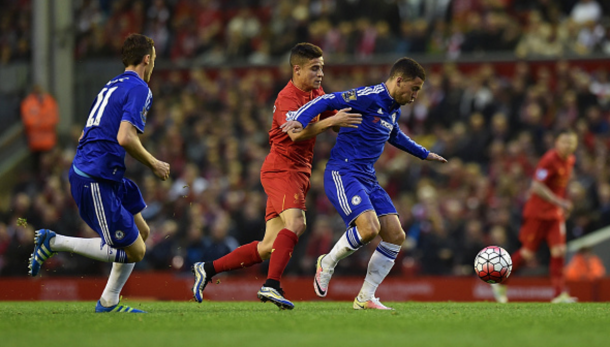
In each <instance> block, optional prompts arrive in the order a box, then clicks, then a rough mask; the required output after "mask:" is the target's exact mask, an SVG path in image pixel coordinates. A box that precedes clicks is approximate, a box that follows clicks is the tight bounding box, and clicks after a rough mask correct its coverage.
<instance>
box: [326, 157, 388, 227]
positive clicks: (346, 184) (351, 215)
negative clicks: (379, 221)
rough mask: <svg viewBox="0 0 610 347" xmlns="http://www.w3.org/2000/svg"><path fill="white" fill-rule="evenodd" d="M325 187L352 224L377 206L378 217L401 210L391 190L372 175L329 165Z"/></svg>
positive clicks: (329, 197) (340, 212) (347, 222)
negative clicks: (398, 208)
mask: <svg viewBox="0 0 610 347" xmlns="http://www.w3.org/2000/svg"><path fill="white" fill-rule="evenodd" d="M324 190H325V191H326V196H328V199H329V200H330V202H331V203H332V204H333V206H335V208H336V209H337V212H339V214H340V215H341V218H343V221H344V222H345V225H346V226H347V227H348V228H349V227H350V226H352V225H353V223H354V221H355V220H356V218H358V216H360V215H361V214H362V213H363V212H366V211H370V210H373V211H375V213H377V216H378V217H381V216H384V215H388V214H398V212H396V207H394V203H392V199H390V196H389V195H388V193H386V191H385V190H384V189H383V188H381V186H380V185H379V182H377V180H376V179H374V178H372V177H371V176H369V175H364V174H360V173H358V172H354V171H349V170H346V169H339V168H333V167H328V166H327V167H326V170H325V171H324Z"/></svg>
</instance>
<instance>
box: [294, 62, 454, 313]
mask: <svg viewBox="0 0 610 347" xmlns="http://www.w3.org/2000/svg"><path fill="white" fill-rule="evenodd" d="M425 79H426V73H425V71H424V69H423V68H422V67H421V65H419V64H418V63H417V62H416V61H415V60H413V59H410V58H402V59H399V60H398V61H397V62H396V63H394V65H393V66H392V69H391V71H390V76H389V78H388V80H387V81H386V82H385V83H381V84H377V85H374V86H369V87H361V88H357V89H353V90H350V91H346V92H339V93H332V94H326V95H323V96H320V97H318V98H316V99H314V100H312V101H310V102H309V103H307V104H305V105H303V106H302V107H301V108H300V109H299V110H298V111H297V112H296V113H295V114H294V115H293V116H292V118H291V120H290V121H289V122H287V123H285V124H284V126H283V131H285V132H288V131H296V132H299V131H302V130H303V129H304V128H305V127H306V126H307V125H308V124H309V122H310V121H311V120H312V119H313V118H314V117H316V116H317V115H318V114H320V113H322V112H324V111H327V110H333V109H334V110H337V109H343V108H349V107H351V109H352V112H356V113H361V114H362V124H361V125H360V126H359V127H358V128H341V130H340V131H339V134H338V136H337V142H336V144H335V146H334V147H333V149H332V151H331V155H330V160H329V161H328V164H327V165H326V171H325V172H324V189H325V191H326V195H327V196H328V198H329V200H330V201H331V202H332V204H333V205H334V206H335V208H336V209H337V211H338V212H339V214H340V215H341V217H342V218H343V221H344V222H345V224H346V226H347V228H348V229H347V231H346V232H345V234H343V235H342V236H341V238H340V239H339V241H337V243H336V244H335V246H334V247H333V249H332V250H331V251H330V253H328V254H325V255H321V256H320V257H319V258H318V261H317V264H316V275H315V278H314V290H315V292H316V294H317V295H318V296H320V297H325V296H326V295H327V293H328V285H329V282H330V279H331V276H332V274H333V271H334V269H335V266H336V265H337V263H338V262H339V260H341V259H343V258H345V257H347V256H349V255H350V254H352V253H354V252H355V251H357V250H358V249H360V248H361V247H362V246H363V245H365V244H367V243H368V242H370V241H371V240H373V239H374V238H375V237H376V236H377V235H379V236H380V237H381V242H380V243H379V245H378V246H377V248H376V249H375V252H374V253H373V255H372V257H371V260H370V261H369V265H368V271H367V275H366V278H365V279H364V284H363V286H362V289H361V290H360V293H359V294H358V296H357V297H356V298H355V299H354V303H353V307H354V309H357V310H362V309H381V310H388V309H391V308H389V307H386V306H385V305H383V304H382V303H381V302H380V301H379V299H378V298H376V297H375V291H376V290H377V287H378V286H379V285H380V284H381V282H382V281H383V279H384V278H385V277H386V276H387V275H388V273H389V272H390V270H391V269H392V266H393V265H394V261H395V259H396V256H397V255H398V252H399V251H400V247H401V245H402V243H403V242H404V240H405V232H404V231H403V230H402V227H401V225H400V221H399V219H398V213H397V212H396V208H395V207H394V204H393V203H392V200H391V199H390V197H389V195H388V194H387V193H386V192H385V190H384V189H383V188H382V187H381V186H380V185H379V183H378V182H377V177H376V176H375V168H374V164H375V162H376V161H377V159H379V156H381V153H382V152H383V149H384V146H385V143H386V142H389V143H390V144H392V145H393V146H395V147H397V148H399V149H401V150H403V151H405V152H407V153H410V154H411V155H414V156H416V157H418V158H420V159H423V160H432V161H439V162H442V163H445V162H447V160H445V158H443V157H441V156H439V155H438V154H435V153H431V152H430V151H428V150H427V149H426V148H424V147H422V146H420V145H419V144H417V143H416V142H414V141H413V140H411V139H410V138H409V137H408V136H406V135H405V134H404V133H403V132H402V131H401V130H400V128H399V126H398V123H397V121H398V119H399V118H400V112H401V111H400V107H401V106H402V105H405V104H409V103H412V102H413V101H415V99H416V98H417V94H418V93H419V91H420V90H421V88H422V86H423V84H424V81H425Z"/></svg>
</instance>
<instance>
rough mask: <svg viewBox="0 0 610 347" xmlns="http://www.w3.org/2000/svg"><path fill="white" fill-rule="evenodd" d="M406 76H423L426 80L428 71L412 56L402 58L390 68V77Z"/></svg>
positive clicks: (423, 79)
mask: <svg viewBox="0 0 610 347" xmlns="http://www.w3.org/2000/svg"><path fill="white" fill-rule="evenodd" d="M399 76H402V77H405V78H407V79H415V78H417V77H419V78H421V79H422V81H425V80H426V71H424V68H423V67H422V66H421V65H419V63H418V62H416V61H415V60H413V59H411V58H400V59H398V60H397V61H396V62H395V63H394V65H393V66H392V70H390V79H392V78H396V77H399Z"/></svg>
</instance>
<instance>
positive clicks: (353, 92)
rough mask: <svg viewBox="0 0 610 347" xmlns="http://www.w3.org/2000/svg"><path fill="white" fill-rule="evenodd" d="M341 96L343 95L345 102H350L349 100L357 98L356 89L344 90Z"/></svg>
mask: <svg viewBox="0 0 610 347" xmlns="http://www.w3.org/2000/svg"><path fill="white" fill-rule="evenodd" d="M341 96H342V97H343V100H345V102H350V101H353V100H357V99H358V95H357V94H356V89H352V90H348V91H347V92H344V93H343V94H341Z"/></svg>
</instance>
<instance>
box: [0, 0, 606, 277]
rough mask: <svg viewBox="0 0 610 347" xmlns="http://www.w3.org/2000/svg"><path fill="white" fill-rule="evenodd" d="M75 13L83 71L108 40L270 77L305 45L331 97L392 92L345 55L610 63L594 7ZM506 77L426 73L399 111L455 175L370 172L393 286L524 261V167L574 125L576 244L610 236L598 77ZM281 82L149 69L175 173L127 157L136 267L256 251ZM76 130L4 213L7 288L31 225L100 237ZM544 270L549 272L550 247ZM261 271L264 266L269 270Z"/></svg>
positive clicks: (383, 166) (319, 170) (15, 31)
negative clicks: (136, 202)
mask: <svg viewBox="0 0 610 347" xmlns="http://www.w3.org/2000/svg"><path fill="white" fill-rule="evenodd" d="M74 3H75V4H76V9H75V11H76V13H77V17H76V18H77V22H76V27H77V28H78V34H77V40H76V55H77V57H79V58H80V59H86V58H88V57H93V56H95V57H99V56H102V57H103V56H105V55H107V56H115V55H116V48H117V47H114V46H113V45H114V44H115V42H119V43H120V42H122V41H121V40H117V41H111V40H109V37H117V36H121V35H123V34H124V33H128V32H131V31H142V32H144V33H145V34H148V35H150V36H152V37H153V38H154V40H155V42H156V45H157V52H159V53H158V54H159V55H160V56H161V57H166V58H170V59H172V60H173V61H179V60H181V59H196V60H197V61H198V64H199V63H203V64H208V65H213V64H215V63H220V62H225V61H230V60H231V59H233V58H235V59H237V58H239V57H242V58H243V57H247V59H248V61H249V62H250V63H251V64H263V65H264V64H265V63H266V62H267V61H268V59H269V58H270V57H276V56H280V55H283V54H284V53H285V52H286V51H287V50H288V49H289V48H290V46H292V45H293V44H294V42H299V41H310V42H313V43H317V44H320V45H321V46H322V48H323V49H324V50H325V51H326V53H329V57H328V58H327V67H326V68H325V72H326V77H325V80H324V83H323V85H324V88H325V90H326V91H327V92H333V91H341V90H347V89H351V88H353V87H355V86H360V85H367V84H373V83H377V82H378V81H381V80H385V77H386V73H387V68H388V66H380V65H367V64H364V65H363V64H359V65H358V66H355V65H352V66H337V67H333V64H335V63H340V62H342V61H343V60H342V59H344V58H345V59H348V60H349V59H362V58H366V57H369V56H370V55H371V54H377V53H396V54H412V53H443V54H447V55H448V56H452V57H455V56H457V55H459V54H460V52H467V51H468V52H475V51H479V50H484V51H493V50H506V49H508V50H514V51H515V52H516V53H517V54H519V55H525V56H526V55H530V54H547V53H548V54H550V52H553V55H557V56H560V55H562V54H563V53H568V52H575V53H578V54H586V53H589V52H593V51H605V52H610V30H608V29H610V27H609V26H608V23H606V22H605V20H603V19H602V18H603V17H602V15H603V13H605V14H606V15H607V14H608V9H607V8H606V9H605V12H602V11H603V10H604V9H603V8H602V7H601V6H600V5H599V3H597V2H595V1H591V0H589V1H587V0H580V1H567V0H566V1H554V2H553V1H543V0H539V1H519V0H513V1H500V0H495V1H494V0H487V1H485V0H480V1H468V2H465V1H464V2H462V1H453V2H450V1H442V0H437V1H430V2H424V1H417V0H414V1H402V2H401V1H396V2H394V1H378V2H375V6H376V10H375V11H372V10H371V9H370V6H373V5H371V4H372V2H368V1H364V0H363V1H356V0H328V1H323V0H310V1H308V0H304V1H299V2H298V3H297V5H294V4H292V2H289V1H283V0H278V1H264V0H260V1H255V2H247V3H248V4H250V3H254V4H255V5H252V6H250V7H248V6H245V4H246V2H244V1H222V2H221V1H211V0H199V1H195V0H167V1H164V0H154V1H96V0H83V1H75V2H74ZM430 3H435V4H436V6H434V7H431V6H430V5H429V4H430ZM11 4H12V6H9V7H7V8H9V9H16V10H13V12H11V11H7V12H4V13H3V14H2V15H1V16H0V26H2V28H6V29H7V30H2V31H0V32H1V34H0V35H2V37H1V38H0V52H2V54H1V55H0V58H1V59H0V60H1V61H2V62H6V61H12V60H13V59H20V58H19V57H21V58H23V57H24V56H27V54H26V53H23V52H29V48H27V49H26V48H24V47H22V48H21V50H15V47H18V46H19V45H17V46H14V43H15V42H21V41H23V40H20V38H22V37H24V35H25V37H27V35H29V34H27V30H29V29H28V28H29V21H30V20H31V19H30V18H29V17H28V16H27V15H22V14H21V13H22V12H21V10H22V9H25V8H28V6H29V5H31V2H29V1H12V2H11ZM460 4H462V5H463V6H462V7H460ZM465 4H470V5H469V6H474V7H472V8H470V7H468V6H466V5H465ZM573 5H576V6H582V8H583V9H582V10H577V8H578V7H574V9H573V8H572V6H573ZM20 6H23V7H20ZM367 6H369V7H367ZM339 9H341V10H339ZM14 11H17V12H14ZM11 13H12V14H13V15H11ZM15 13H18V14H19V15H14V14H15ZM371 13H375V15H373V16H367V17H368V19H357V20H348V18H350V19H351V18H361V15H362V14H371ZM466 13H469V15H468V16H466ZM386 15H387V16H386ZM376 16H379V18H376ZM384 16H385V17H384ZM381 18H386V19H388V20H387V21H380V19H381ZM583 18H584V19H583ZM15 21H17V22H15ZM21 21H23V22H24V23H22V24H20V25H15V24H16V23H21ZM305 23H308V24H305ZM195 24H196V25H195ZM384 26H385V28H384ZM564 27H565V28H564ZM20 28H21V29H20ZM481 28H484V29H481ZM541 28H548V30H550V31H551V34H550V36H548V37H546V39H548V40H547V41H549V42H547V43H549V45H551V46H553V47H555V48H556V49H548V50H547V49H542V51H537V50H539V49H541V48H542V47H544V45H543V43H544V42H546V41H544V39H545V38H540V37H536V35H541V34H544V33H545V30H547V29H541ZM562 28H564V29H565V30H564V29H562ZM566 28H567V29H566ZM570 28H571V29H570ZM568 29H569V30H568ZM384 30H385V32H386V34H384ZM562 30H563V31H562ZM586 30H589V34H586V33H587V31H586ZM562 33H563V34H562ZM564 34H565V35H564ZM384 35H385V36H384ZM494 35H495V36H494ZM562 35H564V36H562ZM587 35H589V36H587ZM551 36H552V39H551ZM386 39H387V40H386ZM541 40H542V41H541ZM23 44H24V45H27V44H29V41H26V42H25V43H23ZM7 47H8V48H7ZM118 47H120V45H119V46H118ZM388 50H391V52H390V51H388ZM7 51H8V52H9V53H6V52H7ZM15 52H22V53H23V54H24V55H23V56H21V55H19V54H16V53H15ZM20 54H21V53H20ZM285 65H287V64H285ZM508 65H509V67H508V68H506V67H504V68H502V67H501V66H500V65H494V64H480V65H478V66H477V67H476V68H472V69H464V66H458V65H454V64H451V63H447V64H445V65H442V66H436V65H435V66H432V67H427V71H428V76H427V80H426V83H425V86H424V89H423V91H422V93H421V94H420V96H419V98H418V100H417V101H416V103H415V104H414V105H413V106H411V107H405V108H404V109H403V116H402V118H401V120H400V122H401V125H402V129H403V130H404V131H405V132H406V133H407V134H409V135H410V136H412V137H413V138H414V139H415V140H416V141H418V142H419V143H421V144H423V145H425V146H426V147H428V148H429V149H431V150H432V151H434V152H436V153H439V154H441V155H443V156H444V157H446V158H447V159H449V163H448V164H446V165H430V164H429V163H426V162H422V161H419V160H417V159H415V158H413V157H410V156H408V155H406V154H404V153H401V152H400V151H399V150H397V149H395V148H393V147H391V146H388V147H387V148H386V152H385V153H384V155H383V156H382V157H381V159H380V160H379V162H378V164H377V166H376V168H377V172H378V177H379V180H380V182H381V184H382V185H383V186H384V187H386V189H387V191H388V193H389V194H390V195H391V196H392V198H393V199H394V201H395V203H396V207H397V208H398V210H399V213H400V220H401V222H402V224H403V228H404V230H405V231H406V232H407V234H408V237H407V241H406V242H405V244H404V245H403V251H402V252H401V253H400V255H399V259H398V260H399V262H398V263H399V264H401V265H402V266H396V267H395V269H394V270H393V272H394V273H401V274H402V275H409V276H415V275H420V274H438V275H472V261H473V259H474V256H475V255H476V253H477V252H478V251H479V250H480V249H481V248H483V247H484V246H486V245H488V244H497V245H501V246H503V247H505V248H506V249H507V250H508V251H509V252H512V251H514V250H516V249H517V247H518V241H517V232H518V230H519V226H520V214H521V208H522V206H523V203H524V201H525V199H526V194H527V190H528V189H527V188H528V186H529V182H530V179H531V175H532V173H533V170H534V166H535V164H536V162H537V160H538V159H539V158H540V156H541V155H542V154H543V153H544V151H545V150H546V149H548V148H550V146H551V144H552V137H553V131H554V130H557V129H560V128H563V127H572V128H574V129H575V130H576V131H577V132H578V134H579V140H580V145H579V149H578V151H577V158H578V159H577V163H576V168H575V172H574V175H573V180H572V181H571V183H570V185H569V188H568V192H569V193H568V194H569V198H570V199H571V200H572V201H573V202H574V206H575V209H574V211H573V212H572V214H571V216H570V219H569V220H568V225H567V232H568V239H573V238H575V237H578V236H581V235H584V234H586V233H588V232H590V231H593V230H596V229H597V228H599V227H602V226H606V225H609V224H610V184H609V183H608V182H609V180H608V164H607V159H606V158H607V157H608V148H609V146H610V123H609V116H610V113H609V112H610V79H609V78H608V73H607V71H605V70H601V69H600V70H596V69H584V68H583V67H582V66H580V65H579V64H577V63H573V62H570V61H568V60H559V61H557V63H553V64H551V63H547V64H530V63H527V62H525V61H521V62H518V63H515V64H508ZM289 76H290V71H289V70H288V66H282V67H265V68H240V69H230V68H225V67H222V66H220V67H210V68H193V69H190V70H188V69H177V70H156V71H155V73H154V75H153V78H152V80H151V85H150V86H151V89H152V91H153V94H154V103H153V107H152V109H151V112H150V114H149V116H148V124H147V127H146V131H145V133H144V135H143V139H142V141H143V143H144V145H145V146H146V147H147V148H148V149H149V150H150V151H151V152H153V153H155V154H156V155H157V156H158V157H159V159H161V160H164V161H166V162H169V163H170V164H171V168H172V177H171V179H170V180H168V181H166V182H161V181H159V180H157V179H156V178H155V177H154V176H152V174H150V172H148V171H147V170H146V169H145V168H144V167H143V166H142V165H139V164H138V163H136V162H135V161H134V160H133V159H131V158H130V157H129V156H127V167H128V172H127V174H126V177H129V178H131V179H134V180H135V181H137V182H138V184H139V186H140V187H141V189H142V193H143V194H144V198H145V200H146V202H147V203H148V207H147V208H146V209H145V210H144V212H143V215H144V217H145V218H146V219H147V220H148V221H149V224H150V226H151V236H150V238H149V239H148V241H147V245H148V251H147V255H146V257H145V259H144V261H143V262H140V263H138V264H137V267H136V269H137V270H142V271H144V270H169V271H179V272H186V271H188V270H189V269H190V265H191V264H192V263H193V262H196V261H201V260H213V259H216V258H218V257H220V256H222V255H224V254H226V253H227V252H229V251H230V250H232V249H234V248H235V247H237V246H238V245H239V244H243V243H247V242H250V241H253V240H257V239H261V237H262V235H263V233H264V212H265V202H266V196H265V194H264V192H263V190H262V187H261V185H260V179H259V171H260V166H261V164H262V162H263V159H264V157H265V155H266V154H267V153H268V149H269V148H268V135H267V131H268V129H269V126H270V121H271V112H272V108H273V101H274V99H275V97H276V95H277V93H278V91H279V90H281V88H282V87H283V86H284V85H285V84H286V83H287V81H288V79H289ZM92 98H93V96H92ZM82 117H84V116H82ZM82 117H81V118H82ZM81 120H82V119H81ZM82 123H84V121H81V122H80V123H78V124H75V125H74V130H73V132H72V134H71V138H70V139H69V141H64V142H65V144H63V145H61V146H58V147H56V148H55V149H53V150H52V151H50V152H47V153H45V154H43V155H42V156H41V158H40V162H39V163H37V167H38V168H39V170H38V171H36V172H24V173H23V174H22V175H20V177H19V178H18V184H16V185H15V187H14V192H13V195H12V196H13V199H12V201H11V204H10V207H9V209H8V210H5V211H0V213H2V216H1V217H2V218H1V219H0V220H1V221H2V222H0V275H3V276H12V275H15V276H25V275H26V274H27V259H28V258H29V256H30V253H31V251H32V247H33V232H34V229H38V228H42V227H48V228H50V229H55V230H57V231H59V232H61V233H63V234H66V235H78V236H95V235H96V234H95V233H94V232H93V231H92V230H90V229H89V228H88V227H87V226H86V225H84V224H83V223H82V222H81V221H80V218H78V211H77V209H76V206H75V204H74V203H73V201H72V198H71V197H70V195H69V194H70V193H69V185H68V181H67V173H68V169H69V167H70V164H71V161H72V158H73V156H74V150H75V143H76V142H77V139H78V137H79V135H80V132H81V130H82V126H83V124H82ZM334 138H335V135H334V134H333V133H332V132H328V133H324V134H322V135H320V136H319V137H318V142H317V144H316V147H315V157H314V170H313V174H312V180H311V183H312V187H311V191H310V193H309V196H308V214H307V218H308V225H309V230H308V231H307V232H306V234H305V235H304V236H303V237H302V240H301V241H300V242H299V244H298V245H297V249H296V250H295V256H294V258H293V259H294V260H293V261H292V262H291V263H290V265H289V268H288V273H291V274H308V275H311V274H312V273H313V270H314V260H315V259H316V257H317V256H318V255H319V254H322V253H326V252H327V251H328V250H329V249H330V247H331V246H332V245H333V244H334V241H335V240H336V238H338V237H339V236H340V235H341V234H342V233H343V232H344V229H343V228H344V226H343V223H342V221H341V219H340V218H339V217H338V215H337V214H336V212H335V211H334V208H333V207H332V206H331V205H330V203H329V201H328V199H327V198H326V196H325V194H324V188H323V185H322V182H323V180H322V175H323V170H324V163H325V160H326V159H327V158H328V157H329V152H330V149H331V148H332V145H333V144H334ZM374 246H375V245H370V246H369V250H368V251H364V252H363V251H361V252H358V253H357V254H355V255H354V256H353V257H350V258H348V259H345V260H344V261H343V262H342V263H340V265H339V268H338V269H337V273H339V274H352V273H357V274H362V272H363V271H365V270H366V265H367V262H368V259H369V257H370V253H371V252H372V251H373V250H374ZM77 258H78V261H77V260H76V259H77ZM538 260H539V261H540V262H541V263H544V262H545V261H546V259H545V253H544V251H543V252H542V253H541V254H539V257H538ZM544 268H545V267H537V266H536V265H535V264H532V265H531V266H530V267H529V268H528V269H525V272H530V273H531V274H538V273H540V271H545V270H543V269H544ZM255 269H260V270H264V264H263V265H262V266H261V267H258V268H255ZM46 270H48V271H46ZM105 271H107V265H106V264H104V263H98V262H95V261H89V260H88V259H85V258H81V257H80V256H77V255H70V254H66V253H61V254H58V255H57V256H55V257H53V258H51V259H50V260H48V261H47V262H46V264H45V272H44V273H45V275H47V274H48V275H62V274H66V275H67V274H69V275H75V274H81V275H82V274H99V273H102V272H105ZM256 271H258V270H256Z"/></svg>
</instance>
